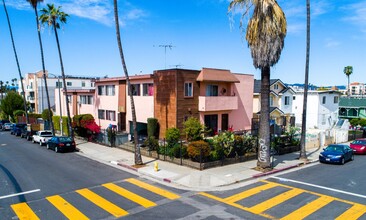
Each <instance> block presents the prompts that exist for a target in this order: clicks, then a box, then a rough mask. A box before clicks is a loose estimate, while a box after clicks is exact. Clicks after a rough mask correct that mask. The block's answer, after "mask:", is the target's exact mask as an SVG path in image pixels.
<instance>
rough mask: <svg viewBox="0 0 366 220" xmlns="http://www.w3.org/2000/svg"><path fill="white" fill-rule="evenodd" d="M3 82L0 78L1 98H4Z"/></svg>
mask: <svg viewBox="0 0 366 220" xmlns="http://www.w3.org/2000/svg"><path fill="white" fill-rule="evenodd" d="M4 90H5V89H4V82H3V81H2V80H0V92H1V100H3V99H4Z"/></svg>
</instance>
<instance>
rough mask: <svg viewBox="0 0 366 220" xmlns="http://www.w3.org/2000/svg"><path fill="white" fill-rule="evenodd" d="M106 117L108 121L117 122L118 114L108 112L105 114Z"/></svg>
mask: <svg viewBox="0 0 366 220" xmlns="http://www.w3.org/2000/svg"><path fill="white" fill-rule="evenodd" d="M105 115H106V119H107V120H110V121H115V120H116V112H115V111H109V110H107V111H106V112H105Z"/></svg>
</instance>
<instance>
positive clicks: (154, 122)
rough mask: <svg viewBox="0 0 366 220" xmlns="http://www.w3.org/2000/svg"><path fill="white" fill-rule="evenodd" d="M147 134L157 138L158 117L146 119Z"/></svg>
mask: <svg viewBox="0 0 366 220" xmlns="http://www.w3.org/2000/svg"><path fill="white" fill-rule="evenodd" d="M147 136H148V137H151V136H154V137H155V138H159V125H158V119H156V118H148V119H147Z"/></svg>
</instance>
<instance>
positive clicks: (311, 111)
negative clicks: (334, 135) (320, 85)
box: [293, 90, 341, 130]
mask: <svg viewBox="0 0 366 220" xmlns="http://www.w3.org/2000/svg"><path fill="white" fill-rule="evenodd" d="M340 96H341V93H340V92H338V91H333V90H328V91H315V90H309V91H308V101H307V109H306V128H308V129H311V128H317V129H321V130H327V129H331V128H333V127H334V126H335V124H336V122H337V120H338V104H339V98H340ZM303 102H304V91H303V90H299V91H296V95H295V96H294V99H293V113H294V114H295V118H296V119H295V124H296V125H297V126H299V127H300V126H301V124H302V110H303Z"/></svg>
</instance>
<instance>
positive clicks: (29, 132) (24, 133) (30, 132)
mask: <svg viewBox="0 0 366 220" xmlns="http://www.w3.org/2000/svg"><path fill="white" fill-rule="evenodd" d="M36 133H37V131H34V130H28V129H27V128H24V129H23V131H22V133H21V134H20V137H21V138H25V139H27V141H30V140H32V138H33V135H35V134H36Z"/></svg>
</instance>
